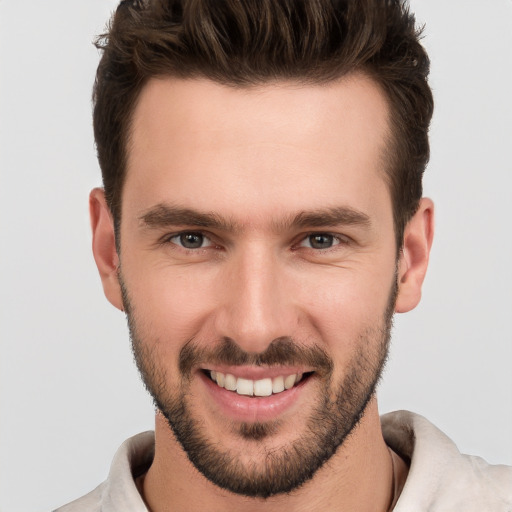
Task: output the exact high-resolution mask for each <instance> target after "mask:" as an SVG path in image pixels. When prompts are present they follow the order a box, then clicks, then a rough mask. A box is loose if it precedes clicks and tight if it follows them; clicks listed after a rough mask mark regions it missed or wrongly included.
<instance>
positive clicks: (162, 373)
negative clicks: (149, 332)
mask: <svg viewBox="0 0 512 512" xmlns="http://www.w3.org/2000/svg"><path fill="white" fill-rule="evenodd" d="M120 283H121V289H122V292H123V303H124V309H125V311H126V315H127V319H128V326H129V330H130V338H131V342H132V349H133V354H134V358H135V361H136V364H137V367H138V369H139V372H140V374H141V377H142V380H143V382H144V385H145V387H146V388H147V390H148V392H149V393H150V395H151V396H152V398H153V401H154V403H155V406H156V407H157V408H158V410H159V411H160V412H161V413H162V415H163V416H164V417H165V418H166V420H167V422H168V424H169V427H170V429H171V430H172V432H173V433H174V436H175V438H176V439H177V441H178V442H179V443H180V445H181V446H182V448H183V450H184V451H185V453H186V454H187V456H188V458H189V460H190V461H191V462H192V464H193V465H194V466H195V467H196V469H197V470H198V471H199V472H200V473H201V474H203V475H204V476H205V477H206V478H207V479H208V480H210V481H211V482H212V483H214V484H215V485H217V486H219V487H221V488H223V489H226V490H228V491H230V492H233V493H236V494H239V495H244V496H248V497H254V498H256V497H258V498H268V497H270V496H274V495H278V494H283V493H290V492H292V491H293V490H295V489H298V488H299V487H300V486H301V485H302V484H304V483H305V482H306V481H308V480H309V479H311V478H312V477H313V475H314V474H315V473H316V472H317V471H318V469H320V468H321V467H322V466H323V465H324V464H325V462H326V461H328V460H329V459H330V458H331V457H332V456H333V455H334V454H335V452H336V450H337V449H338V448H339V447H340V446H341V445H342V444H343V442H344V441H345V440H346V439H347V437H348V436H349V435H350V434H351V432H353V430H354V428H355V427H356V426H357V424H358V423H359V421H360V420H361V418H362V416H363V415H364V412H365V409H366V407H367V405H368V403H369V402H370V400H371V399H372V397H373V396H374V393H375V390H376V387H377V384H378V382H379V380H380V378H381V375H382V371H383V369H384V366H385V363H386V360H387V356H388V350H389V342H390V337H391V328H392V318H393V311H394V306H395V301H396V295H397V285H396V281H395V283H394V286H393V288H392V290H391V293H390V296H389V299H388V305H387V308H386V311H385V312H384V314H383V317H381V318H380V319H379V320H378V321H377V322H376V324H377V325H375V326H371V327H365V328H364V329H363V330H362V332H361V333H360V335H359V337H358V338H359V339H358V340H357V346H358V349H357V351H356V354H355V355H354V356H353V357H352V359H351V361H350V362H349V363H348V364H347V370H346V372H345V374H344V375H343V377H342V378H341V380H339V382H333V371H334V362H333V361H332V359H331V358H330V356H329V355H328V354H327V353H326V352H325V351H324V350H323V349H322V348H321V347H320V346H318V345H312V346H305V345H303V344H300V343H298V342H296V341H295V340H293V339H291V338H288V337H282V338H277V339H275V340H273V341H272V342H271V343H270V344H269V346H268V348H267V349H266V351H265V352H264V353H261V354H252V353H247V352H245V351H243V350H242V349H241V348H240V347H239V346H238V345H237V344H236V340H232V339H230V338H223V339H221V340H219V341H218V342H217V343H216V344H213V348H212V344H211V343H208V344H203V345H198V344H196V343H195V342H194V340H187V342H186V343H184V344H183V347H182V349H181V350H180V354H179V361H178V368H179V373H180V377H181V378H180V384H179V386H174V387H173V388H171V386H170V384H169V381H168V379H167V369H166V368H165V366H164V364H162V362H161V358H159V357H158V354H157V353H156V350H155V348H154V347H155V345H154V344H151V343H148V341H149V340H144V339H142V337H141V336H140V334H139V329H138V321H137V318H136V312H135V311H134V309H133V306H132V304H131V301H130V299H129V295H128V291H127V288H126V286H125V284H124V282H123V280H122V278H121V275H120ZM205 345H206V346H207V348H205ZM201 363H210V364H212V363H216V364H225V365H234V366H237V365H254V366H266V367H269V366H273V365H278V366H294V365H299V366H300V365H304V366H306V367H308V368H314V372H315V378H316V379H317V385H319V386H320V388H321V389H320V390H319V391H318V393H317V396H318V400H317V402H316V403H315V404H314V407H313V410H312V412H311V414H310V415H309V418H308V419H307V421H306V424H305V427H304V430H303V432H302V433H301V435H300V437H298V438H297V439H295V440H293V441H291V442H290V443H289V444H288V445H286V446H284V447H281V448H279V449H277V450H276V449H275V448H274V449H268V448H266V447H265V439H266V438H270V437H271V436H272V435H273V434H274V433H275V432H276V431H278V430H279V427H280V423H279V420H277V421H272V422H264V423H258V422H255V423H241V424H239V425H237V426H236V428H235V427H234V431H236V432H235V433H236V434H238V436H239V437H241V438H242V439H244V440H247V441H248V442H257V443H259V444H260V447H259V448H260V452H261V451H263V457H262V459H263V461H262V462H261V463H259V464H257V463H256V462H255V463H253V464H249V465H248V464H243V463H242V462H241V461H240V460H239V459H238V457H237V456H236V454H235V453H234V452H233V451H230V449H229V446H226V447H220V446H219V445H218V444H217V443H214V442H213V441H212V440H211V439H210V438H209V436H208V431H207V428H206V427H205V426H204V424H203V422H202V419H201V418H200V417H198V416H197V415H194V414H193V411H192V410H191V406H190V403H189V397H190V393H189V386H190V380H191V374H192V369H193V368H198V367H200V364H201Z"/></svg>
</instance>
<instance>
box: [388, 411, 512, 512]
mask: <svg viewBox="0 0 512 512" xmlns="http://www.w3.org/2000/svg"><path fill="white" fill-rule="evenodd" d="M381 421H382V431H383V434H384V438H385V440H386V443H387V444H388V445H389V446H390V447H391V448H393V449H394V450H395V451H396V452H397V453H399V454H400V455H402V456H403V457H404V458H406V459H409V460H410V469H409V475H408V477H407V481H406V483H405V486H404V489H403V491H402V494H401V496H400V499H399V500H398V503H397V506H396V507H395V512H402V511H403V512H405V511H408V510H416V511H420V510H421V511H423V510H425V511H426V510H428V511H439V512H441V511H449V510H464V511H465V512H473V511H474V512H476V511H482V510H488V511H492V512H510V511H511V510H512V467H510V466H504V465H491V464H488V463H487V462H486V461H484V460H483V459H481V458H480V457H475V456H470V455H464V454H461V453H460V452H459V450H458V449H457V446H456V445H455V443H454V442H453V441H452V440H451V439H450V438H449V437H448V436H446V435H445V434H444V433H443V432H441V431H440V430H439V429H438V428H437V427H435V426H434V425H432V423H430V422H429V421H428V420H427V419H425V418H424V417H422V416H420V415H417V414H413V413H411V412H408V411H398V412H394V413H389V414H386V415H384V416H382V418H381Z"/></svg>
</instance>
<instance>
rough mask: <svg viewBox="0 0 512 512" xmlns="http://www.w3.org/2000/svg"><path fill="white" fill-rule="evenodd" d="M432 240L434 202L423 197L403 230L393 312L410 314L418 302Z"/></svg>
mask: <svg viewBox="0 0 512 512" xmlns="http://www.w3.org/2000/svg"><path fill="white" fill-rule="evenodd" d="M433 237H434V203H433V202H432V201H431V200H430V199H427V198H423V199H421V201H420V206H419V208H418V211H417V212H416V213H415V214H414V216H413V217H412V219H411V220H410V221H409V222H408V223H407V226H406V227H405V232H404V243H403V247H402V251H401V254H400V258H399V260H398V296H397V300H396V305H395V311H396V312H397V313H405V312H407V311H410V310H411V309H414V308H415V307H416V306H417V305H418V303H419V302H420V299H421V286H422V284H423V280H424V279H425V274H426V273H427V267H428V260H429V255H430V248H431V247H432V239H433Z"/></svg>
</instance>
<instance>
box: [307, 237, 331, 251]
mask: <svg viewBox="0 0 512 512" xmlns="http://www.w3.org/2000/svg"><path fill="white" fill-rule="evenodd" d="M309 243H310V244H311V247H313V249H328V248H329V247H331V246H332V235H312V236H310V237H309Z"/></svg>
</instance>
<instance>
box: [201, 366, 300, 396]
mask: <svg viewBox="0 0 512 512" xmlns="http://www.w3.org/2000/svg"><path fill="white" fill-rule="evenodd" d="M210 376H211V379H212V380H213V381H214V382H216V383H217V385H218V386H219V387H221V388H226V389H227V390H228V391H236V392H237V393H238V394H239V395H246V396H253V395H254V396H270V395H272V393H274V394H277V393H282V392H283V391H285V390H286V389H290V388H292V387H293V386H294V385H295V384H297V383H298V382H300V381H301V379H302V377H303V374H302V373H297V374H292V375H287V376H286V377H284V376H278V377H274V378H273V379H271V378H265V379H260V380H251V379H243V378H242V377H238V378H236V377H235V376H234V375H232V374H230V373H226V374H224V373H221V372H218V371H215V370H211V371H210Z"/></svg>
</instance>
